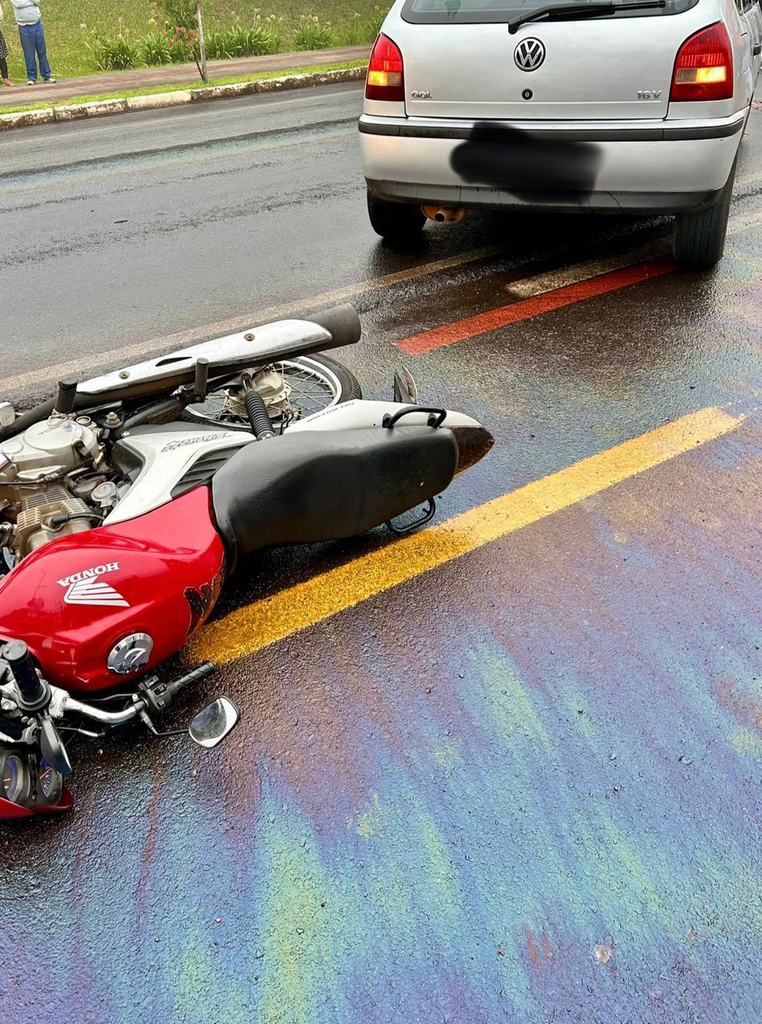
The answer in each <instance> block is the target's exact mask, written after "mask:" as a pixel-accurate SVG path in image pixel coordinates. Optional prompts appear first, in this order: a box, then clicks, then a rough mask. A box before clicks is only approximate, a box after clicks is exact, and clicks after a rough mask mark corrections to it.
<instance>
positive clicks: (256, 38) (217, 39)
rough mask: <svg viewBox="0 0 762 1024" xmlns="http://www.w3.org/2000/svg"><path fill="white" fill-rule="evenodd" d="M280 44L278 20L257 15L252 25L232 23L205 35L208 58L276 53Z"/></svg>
mask: <svg viewBox="0 0 762 1024" xmlns="http://www.w3.org/2000/svg"><path fill="white" fill-rule="evenodd" d="M281 44H282V39H281V35H280V28H279V23H278V20H277V19H276V18H265V19H264V20H262V19H260V18H259V16H257V19H256V23H255V24H254V25H251V26H245V25H234V26H233V27H232V28H230V29H228V30H227V31H225V32H210V33H209V34H208V35H207V36H206V56H207V57H208V58H209V60H227V59H230V58H232V57H259V56H261V55H262V54H265V53H277V52H278V51H279V49H280V48H281Z"/></svg>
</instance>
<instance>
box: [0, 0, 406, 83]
mask: <svg viewBox="0 0 762 1024" xmlns="http://www.w3.org/2000/svg"><path fill="white" fill-rule="evenodd" d="M389 6H390V3H389V0H204V4H203V11H204V27H205V29H206V31H207V32H214V31H218V30H224V29H227V28H230V26H231V25H232V24H233V23H234V21H235V20H236V18H238V20H239V21H240V23H241V24H242V25H246V24H247V23H249V24H250V23H252V22H253V20H254V12H255V11H259V12H261V14H262V15H263V16H267V15H275V16H276V17H278V18H282V19H283V37H284V48H285V50H286V51H288V50H291V49H294V48H295V47H294V45H293V37H294V32H295V30H296V27H297V25H298V23H299V17H300V15H304V14H313V15H317V16H318V17H319V18H320V19H321V21H328V22H330V23H331V28H332V30H333V32H334V35H335V37H336V44H337V45H339V46H340V45H346V44H347V43H348V42H351V38H350V37H351V30H352V26H353V24H355V23H356V22H357V21H358V20H363V21H367V20H368V19H370V18H371V17H372V16H373V15H374V14H375V13H376V11H377V10H378V9H379V8H381V9H383V10H386V9H388V7H389ZM41 7H42V15H43V22H44V25H45V32H46V35H47V41H48V54H49V56H50V63H51V66H52V68H53V73H54V74H55V75H56V76H57V77H60V78H72V77H75V76H77V75H89V74H95V73H97V72H98V70H99V69H98V68H97V67H96V66H95V61H94V59H93V56H92V54H91V53H90V51H89V50H88V48H87V43H90V42H92V34H93V32H94V31H95V32H98V33H100V34H103V35H112V36H114V35H118V33H119V32H120V30H121V31H123V32H124V33H125V34H127V35H129V37H130V38H135V39H136V38H139V37H142V36H145V35H147V34H148V32H149V31H150V29H151V25H150V21H151V16H152V13H153V5H152V0H120V2H119V3H118V4H116V3H114V4H112V3H109V2H104V0H50V2H47V0H42V4H41ZM4 10H5V21H4V22H3V25H2V27H3V30H4V34H5V37H6V39H7V41H8V48H9V51H10V52H9V55H8V57H9V61H8V63H9V66H10V72H11V78H12V79H13V81H16V82H21V81H26V72H25V70H24V62H23V59H22V55H21V45H20V43H19V38H18V33H17V32H16V27H15V25H14V23H13V15H12V12H11V7H10V3H5V4H4ZM356 14H357V15H359V19H356V18H355V15H356Z"/></svg>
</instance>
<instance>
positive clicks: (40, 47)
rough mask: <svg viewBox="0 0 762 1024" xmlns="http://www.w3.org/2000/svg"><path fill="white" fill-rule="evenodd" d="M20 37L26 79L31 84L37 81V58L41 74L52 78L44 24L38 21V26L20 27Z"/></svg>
mask: <svg viewBox="0 0 762 1024" xmlns="http://www.w3.org/2000/svg"><path fill="white" fill-rule="evenodd" d="M19 36H20V38H21V49H22V50H23V51H24V61H25V62H26V77H27V78H28V79H29V81H30V82H36V81H37V60H36V59H35V57H37V58H39V61H40V74H41V75H42V77H43V78H45V79H48V78H50V77H51V75H52V72H51V70H50V64H48V54H47V51H46V49H45V29H44V28H43V27H42V22H41V21H38V22H37V24H36V25H19Z"/></svg>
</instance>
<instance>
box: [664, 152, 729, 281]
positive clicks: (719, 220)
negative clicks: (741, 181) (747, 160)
mask: <svg viewBox="0 0 762 1024" xmlns="http://www.w3.org/2000/svg"><path fill="white" fill-rule="evenodd" d="M735 176H736V169H735V165H733V170H732V171H731V172H730V177H729V178H728V181H727V184H726V185H725V188H724V189H723V190H722V193H721V195H720V198H719V199H718V200H717V202H716V203H714V204H713V205H712V206H710V207H708V208H707V209H706V210H699V212H698V213H684V214H683V215H682V216H680V217H678V218H677V224H676V226H675V238H674V242H673V246H672V253H673V255H674V257H675V260H676V261H677V262H678V263H679V264H680V266H682V267H690V268H692V269H693V270H711V268H712V267H715V266H716V265H717V264H718V263H719V261H720V259H721V258H722V254H723V252H724V251H725V235H726V234H727V230H728V217H729V216H730V204H731V202H732V200H733V182H734V180H735Z"/></svg>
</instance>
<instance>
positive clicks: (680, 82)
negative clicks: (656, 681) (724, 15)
mask: <svg viewBox="0 0 762 1024" xmlns="http://www.w3.org/2000/svg"><path fill="white" fill-rule="evenodd" d="M732 95H733V51H732V49H731V47H730V37H729V36H728V30H727V29H726V28H725V26H724V25H723V24H722V22H719V21H718V22H717V24H716V25H710V26H709V28H704V29H702V30H701V31H700V32H697V33H696V35H695V36H691V37H690V39H686V40H685V42H684V43H683V45H682V46H681V47H680V50H679V52H678V54H677V60H676V61H675V73H674V76H673V78H672V92H671V93H670V97H669V98H670V100H671V101H672V102H673V103H675V102H682V101H684V100H727V99H730V98H731V96H732Z"/></svg>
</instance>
